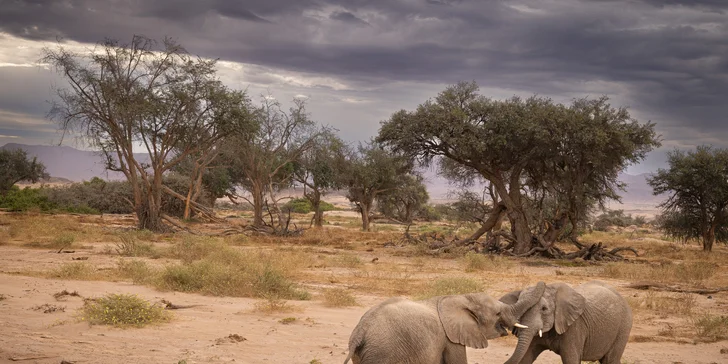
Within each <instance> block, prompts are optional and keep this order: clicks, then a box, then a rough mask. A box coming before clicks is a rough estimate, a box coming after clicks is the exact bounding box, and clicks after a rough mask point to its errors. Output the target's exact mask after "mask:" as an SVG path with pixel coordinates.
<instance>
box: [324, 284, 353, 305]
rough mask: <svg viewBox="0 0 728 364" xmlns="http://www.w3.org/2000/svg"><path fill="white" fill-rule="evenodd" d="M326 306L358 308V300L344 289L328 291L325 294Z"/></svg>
mask: <svg viewBox="0 0 728 364" xmlns="http://www.w3.org/2000/svg"><path fill="white" fill-rule="evenodd" d="M323 298H324V305H325V306H326V307H350V306H356V305H357V302H356V298H354V296H353V295H352V294H351V293H349V291H347V290H345V289H343V288H331V289H326V290H324V292H323Z"/></svg>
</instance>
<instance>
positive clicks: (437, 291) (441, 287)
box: [418, 277, 485, 299]
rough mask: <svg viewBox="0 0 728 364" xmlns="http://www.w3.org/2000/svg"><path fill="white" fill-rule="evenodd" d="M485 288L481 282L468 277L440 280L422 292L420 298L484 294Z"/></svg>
mask: <svg viewBox="0 0 728 364" xmlns="http://www.w3.org/2000/svg"><path fill="white" fill-rule="evenodd" d="M484 289H485V286H484V285H483V283H481V282H480V281H477V280H474V279H472V278H467V277H446V278H440V279H438V280H436V281H434V282H432V284H430V285H429V286H428V287H427V289H426V290H425V291H424V292H422V293H421V294H420V295H419V296H418V298H419V299H425V298H430V297H435V296H448V295H458V294H466V293H473V292H482V291H483V290H484Z"/></svg>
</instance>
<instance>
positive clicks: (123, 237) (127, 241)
mask: <svg viewBox="0 0 728 364" xmlns="http://www.w3.org/2000/svg"><path fill="white" fill-rule="evenodd" d="M139 235H140V234H139V233H133V232H124V233H120V234H119V236H118V239H119V241H118V242H117V243H115V244H114V246H115V250H116V253H117V254H119V255H121V256H123V257H159V255H160V254H159V252H158V251H157V249H155V248H154V245H152V243H147V242H143V241H141V240H140V239H139ZM142 236H143V235H142Z"/></svg>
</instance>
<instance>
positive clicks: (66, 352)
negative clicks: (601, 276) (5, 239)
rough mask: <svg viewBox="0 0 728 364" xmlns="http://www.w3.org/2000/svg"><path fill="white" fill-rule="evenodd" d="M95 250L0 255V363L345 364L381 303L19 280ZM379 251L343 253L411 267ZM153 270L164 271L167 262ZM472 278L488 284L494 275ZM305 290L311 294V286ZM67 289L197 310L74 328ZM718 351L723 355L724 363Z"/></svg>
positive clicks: (498, 344) (673, 362)
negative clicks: (120, 325) (270, 301)
mask: <svg viewBox="0 0 728 364" xmlns="http://www.w3.org/2000/svg"><path fill="white" fill-rule="evenodd" d="M101 248H102V246H101V245H100V244H94V245H92V246H89V247H88V249H82V250H77V253H76V254H56V253H55V252H51V251H48V250H45V249H29V248H24V247H20V246H18V245H14V244H8V245H3V246H0V294H2V295H4V297H5V299H3V300H0V363H11V362H12V363H55V364H58V363H62V361H63V360H65V361H66V362H68V363H170V364H174V363H178V362H180V361H182V360H186V363H189V364H191V363H226V362H235V363H300V364H306V363H310V364H311V363H322V364H330V363H331V364H333V363H336V364H340V363H342V362H343V360H344V358H345V357H346V355H347V343H348V338H349V334H350V333H351V331H352V329H353V328H354V327H355V326H356V324H357V322H358V320H359V318H360V317H361V315H362V314H364V312H365V311H366V310H367V309H368V308H369V307H371V306H373V305H375V304H376V303H378V302H381V301H383V300H385V299H386V298H387V297H384V296H373V295H363V294H357V295H356V297H357V300H358V302H359V303H360V306H357V307H352V308H329V307H325V306H324V305H323V304H322V302H321V301H319V300H316V299H314V300H312V301H302V302H300V301H294V302H291V304H293V305H294V306H297V307H298V310H297V311H296V312H293V313H280V314H272V315H266V314H263V313H259V312H255V311H254V310H253V309H254V305H255V303H256V302H258V301H259V300H256V299H248V298H230V297H210V296H202V295H198V294H186V293H178V292H159V291H156V290H154V289H152V288H149V287H145V286H139V285H133V284H131V283H127V282H108V281H68V280H54V279H44V278H37V277H32V276H23V275H19V274H17V273H18V272H23V271H27V270H28V269H31V270H34V271H47V270H49V269H52V268H54V267H58V266H59V265H60V264H62V263H66V262H71V261H72V256H91V257H92V259H91V260H93V264H94V266H95V267H96V268H100V269H104V268H110V267H113V266H114V265H115V261H116V260H117V259H118V258H117V257H114V256H110V255H106V254H101V252H100V250H101ZM326 249H327V250H331V249H332V248H326ZM386 251H387V250H386V249H383V248H377V249H376V250H372V251H371V252H370V251H347V253H350V254H358V255H359V256H360V258H362V260H363V261H364V262H370V261H371V260H372V257H374V256H377V257H380V258H381V259H380V263H378V264H404V263H405V262H406V259H409V258H402V257H394V256H391V255H384V254H385V252H386ZM155 262H157V263H158V264H163V263H165V261H164V259H159V260H155ZM430 263H432V264H434V265H436V267H432V268H433V269H435V271H437V272H439V274H442V273H443V272H446V271H448V272H452V271H453V270H455V269H459V268H458V266H457V263H456V262H455V261H452V260H444V259H443V260H436V261H434V260H433V261H431V262H430ZM366 268H367V269H376V267H375V266H374V265H371V264H370V263H367V266H366ZM514 269H515V270H520V271H521V272H522V273H521V274H523V275H524V276H525V277H529V276H532V275H536V276H538V277H539V278H537V279H542V278H548V281H549V282H553V281H558V280H561V279H563V278H566V277H570V279H571V280H573V281H577V280H578V281H581V280H586V279H589V278H587V277H574V276H563V277H557V276H555V275H553V274H555V273H556V272H555V270H556V269H557V268H554V267H543V266H534V267H531V266H528V267H526V266H517V267H515V268H514ZM559 269H564V268H559ZM335 272H336V270H333V269H331V270H329V271H326V272H319V274H325V275H333V274H336V273H335ZM726 273H728V272H722V273H720V274H721V275H725V274H726ZM428 274H430V273H428ZM478 274H490V275H494V273H493V272H482V273H478ZM510 274H512V273H510ZM504 277H505V276H504ZM491 278H493V277H491ZM495 281H496V283H494V284H493V285H491V286H490V289H494V290H497V292H493V294H494V295H498V294H501V293H503V292H504V291H505V290H508V289H512V286H513V285H514V284H515V283H517V282H513V281H507V280H505V278H504V279H503V280H498V279H495ZM608 282H609V283H610V284H612V285H614V286H615V287H617V289H618V290H619V291H620V292H621V293H622V294H623V295H625V296H627V295H634V294H638V292H637V291H635V290H630V289H625V288H623V287H622V286H623V285H625V284H626V283H627V282H623V281H614V280H612V281H609V280H608ZM303 283H304V284H306V283H305V282H303ZM571 283H575V282H571ZM307 288H310V289H311V290H315V289H316V287H315V286H314V285H309V287H307ZM64 289H65V290H68V291H77V292H78V293H79V294H80V295H82V296H83V297H88V298H91V297H100V296H104V295H106V294H109V293H133V294H138V295H140V296H141V297H143V298H145V299H147V300H149V301H151V302H158V301H160V300H162V299H166V300H168V301H171V302H172V303H174V304H176V305H198V306H195V307H191V308H186V309H181V310H175V311H173V312H174V315H175V318H174V320H173V321H172V322H171V323H168V324H163V325H159V326H154V327H147V328H142V329H117V328H110V327H105V326H90V325H88V324H87V323H84V322H80V321H78V320H77V319H76V316H75V315H76V312H77V309H78V308H80V307H81V306H82V305H83V301H82V299H81V298H78V297H68V299H67V300H65V301H56V299H55V298H54V297H53V294H54V293H57V292H59V291H62V290H64ZM43 304H52V305H58V306H63V307H64V308H65V311H63V312H60V311H56V312H52V313H44V312H43V311H42V310H41V311H38V310H34V308H35V307H38V306H39V305H43ZM695 304H696V305H698V306H700V307H701V308H702V309H706V310H710V311H711V312H722V313H725V312H728V292H723V293H719V294H715V295H712V297H711V298H710V299H709V298H708V297H706V296H697V301H696V302H695ZM290 317H294V318H296V320H295V321H294V322H292V323H290V324H284V323H282V322H281V319H283V318H290ZM673 319H674V318H673ZM668 320H669V319H668ZM664 324H665V321H664V320H660V319H656V318H645V317H640V318H639V319H636V320H635V325H634V327H633V330H632V336H633V337H635V336H641V337H648V338H649V337H655V336H656V334H657V332H658V330H659V329H660V328H661V327H663V326H664ZM230 335H239V336H241V337H244V338H245V340H243V341H241V342H234V341H231V340H229V338H228V337H229V336H230ZM656 339H659V340H663V339H661V338H656ZM683 341H687V340H683ZM515 344H516V340H515V338H514V337H513V336H509V337H506V338H500V339H496V340H491V341H490V346H489V347H488V348H487V349H483V350H471V349H468V350H469V351H468V355H469V363H471V364H472V363H480V364H486V363H502V362H504V361H505V360H506V359H507V358H508V356H509V355H510V353H512V351H513V349H514V347H515ZM722 349H724V351H725V352H727V353H726V354H722V353H721V350H722ZM12 359H16V361H13V360H12ZM314 359H316V360H318V362H316V361H314ZM537 363H560V360H559V358H558V356H556V355H554V354H553V353H550V352H546V353H544V354H542V355H541V356H540V357H539V359H538V361H537ZM623 363H625V364H636V363H639V364H647V363H655V364H656V363H660V364H662V363H668V364H677V363H683V364H709V363H728V341H721V342H717V343H710V344H692V343H680V342H675V341H664V342H663V341H659V342H658V341H651V342H635V341H631V342H630V343H629V344H628V345H627V349H626V352H625V355H624V358H623Z"/></svg>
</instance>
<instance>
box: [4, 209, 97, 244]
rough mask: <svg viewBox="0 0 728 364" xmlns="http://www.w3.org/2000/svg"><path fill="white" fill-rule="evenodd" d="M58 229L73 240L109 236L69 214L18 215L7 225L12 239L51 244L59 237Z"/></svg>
mask: <svg viewBox="0 0 728 364" xmlns="http://www.w3.org/2000/svg"><path fill="white" fill-rule="evenodd" d="M59 231H62V232H63V233H64V234H69V235H73V236H74V241H84V242H86V241H88V242H99V241H104V240H108V239H109V238H110V233H109V232H107V231H104V230H103V229H102V228H101V227H99V226H94V225H83V224H81V222H80V221H79V219H78V218H76V217H75V216H69V215H53V216H49V215H37V216H33V215H18V218H16V219H14V220H12V222H10V226H9V227H8V234H9V235H10V236H11V237H12V238H13V239H17V240H23V241H26V242H37V243H39V244H52V243H53V242H54V240H56V239H57V238H58V237H59V234H58V232H59Z"/></svg>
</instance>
